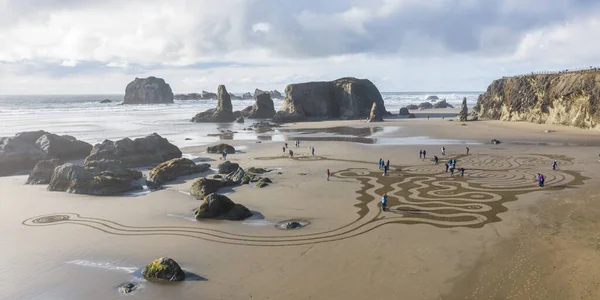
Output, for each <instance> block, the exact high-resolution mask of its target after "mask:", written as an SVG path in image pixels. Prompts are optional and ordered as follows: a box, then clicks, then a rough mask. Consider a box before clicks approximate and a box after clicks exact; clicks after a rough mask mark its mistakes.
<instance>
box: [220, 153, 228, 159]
mask: <svg viewBox="0 0 600 300" xmlns="http://www.w3.org/2000/svg"><path fill="white" fill-rule="evenodd" d="M221 156H222V157H223V160H227V152H226V151H223V153H221Z"/></svg>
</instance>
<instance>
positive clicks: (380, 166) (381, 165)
mask: <svg viewBox="0 0 600 300" xmlns="http://www.w3.org/2000/svg"><path fill="white" fill-rule="evenodd" d="M381 169H383V159H382V158H380V159H379V170H381Z"/></svg>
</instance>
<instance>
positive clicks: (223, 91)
mask: <svg viewBox="0 0 600 300" xmlns="http://www.w3.org/2000/svg"><path fill="white" fill-rule="evenodd" d="M217 100H218V101H219V102H218V104H217V107H216V108H212V109H209V110H207V111H204V112H201V113H199V114H197V115H196V116H194V117H193V118H192V122H197V123H229V122H233V121H235V115H234V114H233V107H232V105H231V97H230V96H229V93H228V92H227V88H225V86H224V85H219V88H218V95H217Z"/></svg>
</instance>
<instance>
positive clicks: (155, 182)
mask: <svg viewBox="0 0 600 300" xmlns="http://www.w3.org/2000/svg"><path fill="white" fill-rule="evenodd" d="M208 169H210V165H209V164H199V165H197V164H196V163H195V162H193V161H191V160H190V159H187V158H173V159H171V160H169V161H166V162H163V163H160V164H159V165H158V166H156V167H155V168H154V169H152V170H151V171H150V173H149V174H148V179H147V180H146V183H147V185H148V187H149V188H152V189H154V188H158V187H160V186H161V185H162V184H163V183H165V182H168V181H171V180H174V179H176V178H177V177H179V176H186V175H192V174H196V173H200V172H205V171H207V170H208Z"/></svg>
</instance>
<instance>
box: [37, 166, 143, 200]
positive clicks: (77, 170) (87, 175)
mask: <svg viewBox="0 0 600 300" xmlns="http://www.w3.org/2000/svg"><path fill="white" fill-rule="evenodd" d="M141 177H142V173H141V172H139V171H136V170H129V169H124V168H122V169H112V170H105V171H100V172H94V171H92V170H90V169H87V168H84V167H81V166H76V165H74V164H71V163H67V164H64V165H61V166H58V167H56V168H55V169H54V173H53V174H52V178H51V179H50V184H49V185H48V190H49V191H62V192H67V193H73V194H87V195H96V196H111V195H118V194H122V193H125V192H129V191H132V190H139V189H142V185H141V184H140V183H139V182H138V179H140V178H141Z"/></svg>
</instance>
